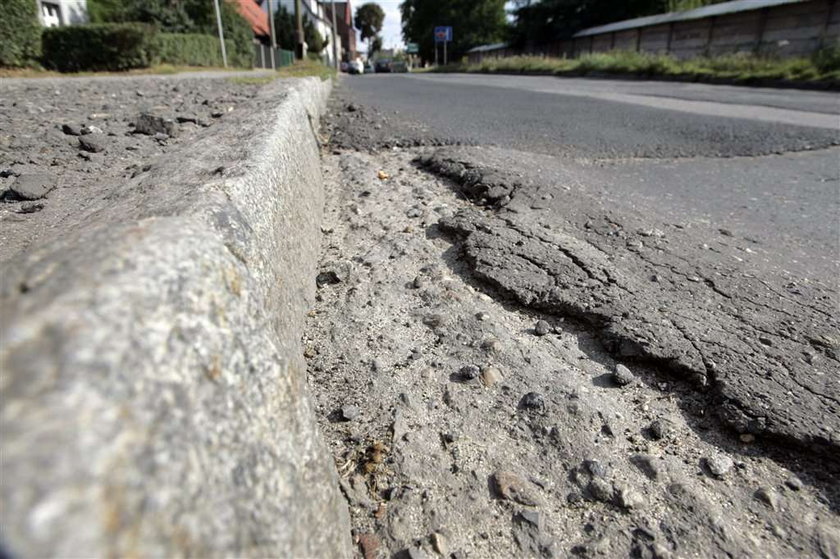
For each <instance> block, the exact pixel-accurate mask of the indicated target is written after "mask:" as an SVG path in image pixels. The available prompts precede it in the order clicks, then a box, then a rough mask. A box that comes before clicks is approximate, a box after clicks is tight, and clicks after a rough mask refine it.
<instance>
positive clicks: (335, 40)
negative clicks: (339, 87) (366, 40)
mask: <svg viewBox="0 0 840 559" xmlns="http://www.w3.org/2000/svg"><path fill="white" fill-rule="evenodd" d="M330 12H332V24H333V37H332V38H333V62H334V63H335V71H336V72H338V68H339V66H338V27H336V25H335V0H333V1H332V2H331V3H330Z"/></svg>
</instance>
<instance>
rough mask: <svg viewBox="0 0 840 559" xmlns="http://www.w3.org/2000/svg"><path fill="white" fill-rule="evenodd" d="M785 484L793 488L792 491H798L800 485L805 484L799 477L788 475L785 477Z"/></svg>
mask: <svg viewBox="0 0 840 559" xmlns="http://www.w3.org/2000/svg"><path fill="white" fill-rule="evenodd" d="M785 485H787V486H788V487H789V488H791V489H793V490H794V491H799V490H801V489H802V487H803V486H804V485H805V484H804V483H802V480H801V479H799V478H798V477H796V476H790V477H789V478H787V479H786V480H785Z"/></svg>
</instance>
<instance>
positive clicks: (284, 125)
mask: <svg viewBox="0 0 840 559" xmlns="http://www.w3.org/2000/svg"><path fill="white" fill-rule="evenodd" d="M330 89H331V83H330V82H322V81H320V80H317V79H315V78H308V79H305V80H295V81H291V80H289V81H277V82H274V83H273V84H271V85H269V86H267V87H266V88H265V89H264V91H263V92H262V93H261V95H260V96H258V99H257V100H256V101H255V103H254V106H253V107H252V108H251V110H250V111H241V114H239V113H240V112H239V111H237V112H236V113H232V114H231V116H230V118H228V117H225V118H224V119H222V122H221V123H220V124H218V125H217V126H214V128H213V129H212V132H210V133H209V134H208V135H205V136H204V137H202V138H200V139H199V140H198V141H196V142H195V143H194V144H192V145H189V146H184V147H183V148H181V149H180V150H179V151H176V152H173V153H171V154H170V155H168V156H167V157H166V159H165V160H163V161H160V162H158V163H157V164H155V165H154V166H153V167H151V168H149V169H147V170H145V172H143V173H141V174H139V175H138V176H136V177H135V178H132V179H131V180H128V181H126V182H125V184H122V185H120V186H119V188H118V189H117V190H116V191H115V192H112V193H110V194H108V195H107V196H103V197H102V198H101V199H99V200H98V201H97V202H96V203H95V204H93V206H92V209H90V210H88V211H87V213H86V214H85V215H84V216H81V217H80V219H78V222H77V223H76V225H74V226H71V227H69V228H68V230H67V231H63V232H62V235H61V237H60V238H58V239H57V240H55V241H53V242H51V243H48V244H47V245H45V246H43V247H40V248H39V249H37V250H35V251H32V252H30V253H28V254H27V255H25V256H23V257H21V258H18V259H17V260H14V261H12V262H10V263H9V264H8V266H7V270H4V273H3V277H2V278H0V324H2V330H0V432H2V437H3V451H2V453H0V471H2V476H0V498H2V502H1V503H2V506H0V538H1V539H0V541H2V546H3V548H5V549H4V550H0V551H5V552H7V553H8V554H11V555H12V556H18V555H20V556H22V557H23V556H26V557H46V556H64V557H67V556H75V557H94V556H106V555H109V556H142V557H175V556H187V555H191V556H200V557H214V556H237V557H245V556H263V557H265V556H275V557H277V556H284V557H345V556H349V554H350V538H349V536H350V533H349V520H348V516H347V511H346V506H345V504H344V502H343V499H342V498H341V496H340V495H339V493H338V489H337V487H338V483H337V479H336V473H335V467H334V464H333V461H332V458H331V456H330V455H329V453H328V452H327V450H326V448H325V447H324V445H323V443H322V442H321V439H320V437H319V436H318V433H317V430H316V427H315V422H314V418H313V414H312V412H311V409H310V402H309V397H308V395H307V393H306V378H305V370H306V367H305V363H304V361H303V357H302V355H301V349H300V333H301V329H302V325H303V318H304V316H305V313H306V311H307V310H308V309H309V308H310V305H311V301H312V298H313V296H314V288H315V285H314V277H315V267H316V263H317V258H318V253H319V239H320V234H319V226H320V216H321V212H322V207H323V196H324V194H323V185H322V178H321V170H320V162H319V146H318V143H317V139H316V137H315V135H314V133H313V132H314V126H316V125H317V121H318V118H319V117H320V114H321V111H322V110H323V109H324V107H325V104H326V99H327V97H328V95H329V93H330ZM0 554H2V553H0Z"/></svg>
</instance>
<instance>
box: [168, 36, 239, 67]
mask: <svg viewBox="0 0 840 559" xmlns="http://www.w3.org/2000/svg"><path fill="white" fill-rule="evenodd" d="M225 48H226V50H227V54H228V63H229V64H231V65H232V66H245V65H246V64H241V63H237V62H241V61H240V60H238V59H237V58H236V48H235V46H234V44H233V43H232V42H231V41H228V40H225ZM158 57H159V59H160V61H161V62H162V63H164V64H172V65H174V66H215V67H221V66H222V63H223V61H222V51H221V49H220V48H219V39H218V37H213V36H212V35H202V34H199V33H161V34H160V35H158ZM248 62H250V58H249V59H248Z"/></svg>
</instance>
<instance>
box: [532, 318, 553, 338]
mask: <svg viewBox="0 0 840 559" xmlns="http://www.w3.org/2000/svg"><path fill="white" fill-rule="evenodd" d="M549 332H551V325H550V324H549V323H548V322H546V321H545V320H538V321H537V324H536V326H534V333H536V335H537V336H545V335H546V334H548V333H549Z"/></svg>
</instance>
